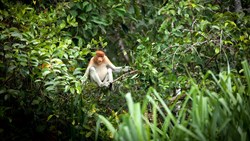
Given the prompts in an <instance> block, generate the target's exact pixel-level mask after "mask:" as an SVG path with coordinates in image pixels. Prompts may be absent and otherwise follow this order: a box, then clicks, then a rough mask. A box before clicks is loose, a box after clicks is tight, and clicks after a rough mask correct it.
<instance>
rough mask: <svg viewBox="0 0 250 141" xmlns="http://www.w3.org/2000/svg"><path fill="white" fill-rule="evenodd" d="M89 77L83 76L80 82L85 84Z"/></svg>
mask: <svg viewBox="0 0 250 141" xmlns="http://www.w3.org/2000/svg"><path fill="white" fill-rule="evenodd" d="M87 79H88V77H87V76H83V77H82V78H81V79H80V80H81V82H82V84H83V83H85V82H86V81H87Z"/></svg>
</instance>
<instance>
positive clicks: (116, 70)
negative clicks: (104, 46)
mask: <svg viewBox="0 0 250 141" xmlns="http://www.w3.org/2000/svg"><path fill="white" fill-rule="evenodd" d="M105 60H106V61H107V64H108V67H110V68H111V69H112V70H113V71H114V72H121V71H123V72H126V71H129V69H130V67H129V66H125V67H116V66H115V65H114V64H113V63H112V62H111V61H110V60H109V58H108V57H107V56H105Z"/></svg>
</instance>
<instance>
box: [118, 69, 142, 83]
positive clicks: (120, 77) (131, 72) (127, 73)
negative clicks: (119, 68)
mask: <svg viewBox="0 0 250 141" xmlns="http://www.w3.org/2000/svg"><path fill="white" fill-rule="evenodd" d="M137 72H138V70H132V71H130V72H126V73H124V74H122V75H121V76H119V77H118V78H116V79H115V80H114V81H113V83H114V82H115V81H118V80H119V79H122V78H124V77H125V76H127V75H130V74H134V73H137Z"/></svg>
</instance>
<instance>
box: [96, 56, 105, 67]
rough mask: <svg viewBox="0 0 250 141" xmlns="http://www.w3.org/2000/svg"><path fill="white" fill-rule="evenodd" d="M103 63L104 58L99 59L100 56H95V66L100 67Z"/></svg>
mask: <svg viewBox="0 0 250 141" xmlns="http://www.w3.org/2000/svg"><path fill="white" fill-rule="evenodd" d="M103 61H104V57H101V56H97V57H96V59H95V63H96V64H97V65H101V64H102V63H103Z"/></svg>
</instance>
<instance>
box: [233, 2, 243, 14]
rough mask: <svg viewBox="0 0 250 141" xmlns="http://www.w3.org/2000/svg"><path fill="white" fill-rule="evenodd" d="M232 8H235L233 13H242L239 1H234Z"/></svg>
mask: <svg viewBox="0 0 250 141" xmlns="http://www.w3.org/2000/svg"><path fill="white" fill-rule="evenodd" d="M234 7H235V12H241V11H242V6H241V0H234Z"/></svg>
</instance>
